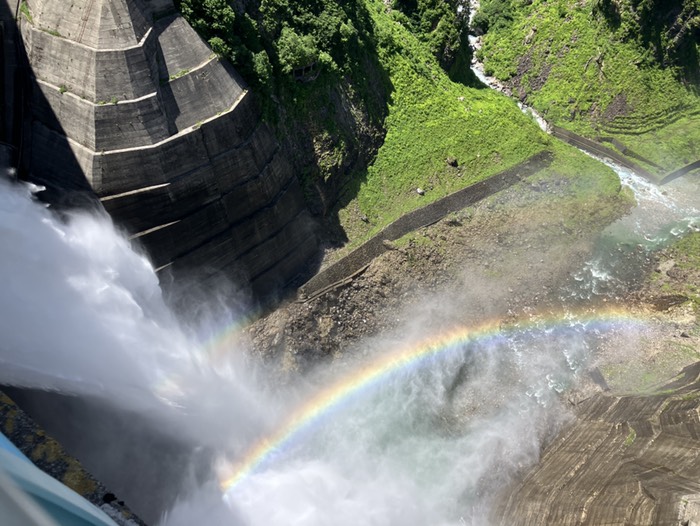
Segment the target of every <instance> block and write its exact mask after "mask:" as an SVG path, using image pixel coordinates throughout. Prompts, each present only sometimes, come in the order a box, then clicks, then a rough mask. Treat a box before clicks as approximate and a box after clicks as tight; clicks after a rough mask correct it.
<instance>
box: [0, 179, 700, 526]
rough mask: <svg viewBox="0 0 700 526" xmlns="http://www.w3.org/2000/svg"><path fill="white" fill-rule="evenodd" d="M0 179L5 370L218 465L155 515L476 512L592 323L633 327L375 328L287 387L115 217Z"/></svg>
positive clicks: (517, 459)
mask: <svg viewBox="0 0 700 526" xmlns="http://www.w3.org/2000/svg"><path fill="white" fill-rule="evenodd" d="M621 175H622V174H621ZM630 177H631V176H630ZM0 185H1V186H0V237H1V238H2V244H3V247H4V248H3V252H2V254H1V255H0V271H1V273H0V275H1V276H2V279H3V281H4V282H3V283H2V289H3V291H4V292H3V294H2V296H0V312H2V316H1V317H0V334H2V335H3V336H2V340H1V341H0V365H1V367H0V382H2V383H4V384H9V385H17V386H24V387H34V388H41V389H50V390H56V391H60V392H62V393H69V394H78V395H89V396H92V397H99V398H100V399H102V400H104V403H105V404H112V405H117V406H119V407H122V408H124V409H128V410H129V411H136V412H139V413H140V414H143V415H146V416H147V418H148V419H149V420H152V421H154V422H155V425H157V426H158V427H161V428H164V429H167V430H168V432H171V433H177V434H178V437H179V438H180V439H182V440H184V441H185V442H186V443H188V444H190V445H191V447H192V449H193V450H195V449H198V448H199V449H201V448H204V449H205V450H206V452H207V453H206V455H205V457H206V458H207V459H210V460H211V463H212V468H211V470H206V471H205V474H204V475H201V474H200V476H198V477H195V479H196V480H194V482H192V481H190V482H192V483H191V484H189V485H180V486H178V487H177V488H176V489H174V490H173V491H179V492H180V498H179V499H178V500H177V502H176V503H175V505H174V506H173V507H172V508H171V509H170V510H169V511H168V512H167V513H166V514H165V516H164V517H163V518H162V523H163V524H165V525H170V526H178V525H191V524H195V523H201V524H211V525H217V524H226V525H231V524H241V525H252V526H257V525H265V526H275V525H285V526H286V525H289V524H299V525H309V526H315V525H325V524H338V525H344V524H347V525H387V524H401V525H409V526H410V525H425V524H431V525H462V524H486V523H487V521H488V515H489V512H490V509H491V507H492V505H493V499H494V498H495V495H496V492H497V491H498V490H501V489H502V488H503V487H504V486H505V485H507V483H508V482H509V481H510V480H512V478H513V477H514V476H515V474H516V473H518V472H521V471H522V470H523V469H525V468H527V467H528V466H530V465H532V464H533V463H534V462H536V460H537V458H538V455H539V451H540V448H541V445H542V443H543V442H546V441H547V440H548V439H550V438H551V437H552V436H553V435H554V434H555V433H556V431H557V430H558V429H559V428H560V426H561V425H562V424H563V423H564V422H566V421H567V419H568V418H569V415H568V412H567V410H566V408H565V407H564V405H563V404H562V402H561V396H560V393H562V392H563V391H565V390H566V389H567V388H568V387H569V386H570V385H572V384H573V383H575V382H576V381H577V380H578V379H579V378H580V376H581V375H582V374H583V372H584V371H585V368H586V364H587V361H588V359H589V357H590V355H591V353H592V350H593V349H595V347H596V345H597V342H598V339H599V338H600V334H601V332H600V331H601V330H626V328H625V327H626V326H625V325H624V324H607V325H603V326H601V325H595V324H594V325H591V322H582V321H580V320H579V319H577V318H576V317H569V316H566V315H560V316H558V317H557V318H556V319H551V320H540V321H537V320H535V321H534V322H533V323H530V324H528V325H526V326H525V325H523V326H518V325H515V326H509V327H499V325H498V324H497V323H493V324H492V325H491V326H489V327H487V329H484V330H482V332H480V333H478V334H476V335H475V336H473V337H472V336H469V337H467V336H464V337H460V338H453V339H440V335H431V334H430V330H429V329H426V330H424V331H419V332H421V333H422V334H421V335H420V336H421V338H424V339H425V338H427V339H428V343H427V344H419V343H417V342H416V341H415V340H414V339H413V338H411V337H407V336H405V335H402V334H392V335H383V336H382V339H381V340H377V341H373V342H368V345H369V346H370V347H372V348H382V349H385V350H384V351H383V352H382V353H379V354H374V355H370V356H368V357H367V358H363V359H362V360H361V361H358V363H352V364H350V365H346V366H338V367H336V368H331V369H328V370H325V369H324V370H321V371H318V372H317V374H316V375H314V376H311V377H309V378H306V379H299V381H298V382H297V383H295V385H280V384H279V383H278V382H275V381H272V380H270V379H268V378H267V377H266V375H265V374H264V373H263V372H262V371H261V369H260V368H259V367H258V366H256V363H255V362H254V360H253V359H252V358H250V355H249V353H246V352H245V349H244V348H239V347H226V348H218V347H216V346H212V344H211V341H216V339H215V338H214V337H215V336H216V334H217V333H218V332H219V331H220V330H221V329H222V327H228V326H230V325H232V324H236V323H237V319H238V316H237V314H236V313H232V312H229V311H225V310H218V311H215V312H214V313H213V314H212V315H211V316H209V317H204V318H202V317H199V318H198V320H197V322H196V323H195V322H191V323H187V322H184V321H183V319H182V317H181V316H176V315H174V314H173V313H172V312H171V311H170V309H169V308H168V306H167V305H166V303H165V302H164V300H163V298H162V295H161V291H160V289H159V287H158V280H157V277H156V276H155V273H154V271H153V270H152V268H151V266H150V264H149V263H148V261H147V259H146V258H144V257H143V256H142V255H140V254H138V253H137V252H134V251H133V249H132V248H131V246H130V245H129V243H128V242H127V241H126V240H125V239H124V238H123V237H122V236H121V235H120V234H119V233H118V232H116V231H115V230H114V228H113V226H112V224H111V222H110V221H109V219H108V218H106V217H96V216H90V215H84V214H74V215H71V216H70V217H69V218H68V219H67V221H65V222H61V221H58V220H56V219H55V218H54V217H53V216H52V214H51V213H50V212H49V211H48V210H46V209H45V208H43V207H42V206H40V205H39V204H37V202H35V201H34V200H33V199H32V198H31V189H30V188H29V187H27V186H20V185H11V184H10V183H8V182H5V181H0ZM639 193H640V192H638V194H639ZM648 193H649V194H650V195H653V199H652V201H654V202H659V203H662V204H663V208H667V209H672V208H673V206H675V205H673V202H670V203H666V202H665V201H664V200H665V199H666V196H664V195H662V194H657V193H655V190H654V189H653V188H650V189H649V190H648ZM640 195H641V194H640ZM695 213H696V211H695ZM674 214H675V215H676V216H677V215H678V214H677V211H674ZM696 215H697V214H696ZM674 217H675V216H674ZM640 228H641V226H640ZM599 272H600V273H601V275H602V273H604V272H607V270H605V269H603V268H602V267H601V269H600V270H599ZM582 281H585V282H586V283H587V284H588V283H590V282H591V280H590V279H588V278H586V277H584V278H582ZM600 281H605V280H602V279H601V280H600ZM583 289H585V287H582V289H581V290H583ZM591 329H595V330H591ZM465 334H467V333H465ZM431 338H432V339H431ZM431 342H432V343H431ZM421 345H423V346H422V347H421ZM431 345H433V347H431ZM433 348H435V349H436V350H434V351H433V350H431V349H433ZM397 349H404V350H405V349H408V351H405V352H404V354H403V355H401V354H398V355H397V356H405V357H406V360H405V364H404V363H403V362H400V361H399V360H398V359H397V360H396V361H392V356H393V355H392V353H394V352H396V350H397ZM414 349H415V350H414ZM376 363H386V364H388V365H386V367H385V368H384V369H380V368H379V367H378V366H373V365H372V364H376ZM347 378H351V379H352V378H355V379H356V382H355V383H352V382H350V383H348V382H347V381H346V380H345V379H347ZM334 386H337V387H334ZM324 393H327V395H325V394H324ZM307 400H317V403H316V405H314V407H313V408H309V409H308V410H307V409H304V410H303V411H301V412H300V413H299V414H300V415H301V416H300V417H299V418H298V419H297V420H294V421H293V422H292V423H285V422H286V421H287V419H288V416H289V415H290V414H294V412H295V411H296V408H298V407H302V409H303V408H305V404H307V403H308V402H306V401H307ZM270 437H279V438H270ZM143 447H147V445H144V446H143ZM251 451H253V452H255V454H254V455H253V454H252V453H250V452H251ZM246 455H248V456H251V458H253V457H254V462H253V461H251V462H250V463H249V466H248V467H249V469H248V470H247V471H245V473H244V474H243V475H242V476H236V477H235V478H234V479H231V474H232V472H233V473H236V472H237V470H239V469H240V466H239V465H240V464H241V462H242V459H244V458H246ZM227 480H235V483H231V482H225V483H223V484H222V481H227ZM165 483H166V481H163V484H165ZM122 497H124V498H126V499H127V500H128V495H123V496H122Z"/></svg>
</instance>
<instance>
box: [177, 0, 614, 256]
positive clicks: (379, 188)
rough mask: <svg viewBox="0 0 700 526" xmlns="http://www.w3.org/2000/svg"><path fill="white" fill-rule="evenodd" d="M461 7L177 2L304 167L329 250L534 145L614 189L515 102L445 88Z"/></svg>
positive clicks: (458, 61)
mask: <svg viewBox="0 0 700 526" xmlns="http://www.w3.org/2000/svg"><path fill="white" fill-rule="evenodd" d="M458 5H459V2H458V1H457V0H450V1H449V2H443V1H439V0H395V1H394V2H391V3H387V2H385V1H382V0H353V1H350V2H340V1H339V0H317V1H315V2H304V3H294V4H293V3H291V2H286V1H283V0H272V1H264V0H260V1H254V0H249V1H243V0H241V1H240V2H234V3H232V4H231V5H229V4H228V3H227V2H226V0H207V1H206V2H204V3H199V2H194V0H181V3H180V8H181V10H182V11H183V13H185V14H186V15H187V16H188V18H189V19H190V21H191V22H192V23H193V24H194V25H195V27H197V28H198V29H199V30H200V32H202V34H204V35H205V37H206V38H207V39H208V40H209V42H210V43H211V45H212V47H213V48H214V49H215V50H219V52H221V53H223V54H226V55H227V56H229V57H230V58H231V59H232V60H233V61H234V63H236V65H237V66H238V67H239V68H240V70H241V71H242V73H243V74H244V75H246V76H247V77H246V78H249V80H250V82H251V83H252V85H253V87H254V89H255V90H256V91H257V92H258V93H259V94H260V95H261V98H262V99H263V101H264V103H265V105H266V107H267V116H268V120H269V121H270V122H271V123H272V124H273V125H274V126H275V127H276V129H277V130H278V135H279V136H280V138H281V139H282V140H283V141H287V143H288V145H289V147H290V151H291V152H296V153H294V155H298V156H302V157H303V158H304V159H306V160H307V161H308V160H309V159H313V161H312V162H307V163H306V164H304V162H302V163H298V164H297V166H298V171H299V173H300V176H301V177H302V179H303V180H304V182H305V184H306V188H307V190H308V193H309V194H310V200H311V201H312V202H313V201H314V199H315V197H318V198H319V199H318V201H317V202H320V206H319V207H318V210H319V212H322V213H323V214H325V216H326V219H327V221H328V223H329V224H331V225H333V224H335V226H336V227H340V228H336V229H335V230H334V231H335V232H336V236H337V237H336V241H347V240H349V241H350V243H349V246H353V245H356V244H358V243H360V242H361V241H362V240H364V239H366V238H368V237H369V236H371V235H372V234H373V233H375V232H377V231H378V230H380V229H381V228H383V227H384V226H386V225H387V224H388V223H389V222H391V221H393V220H395V219H397V218H398V217H400V216H401V215H402V214H404V213H405V212H407V211H409V210H412V209H414V208H416V207H419V206H423V205H425V204H427V203H429V202H431V201H433V200H435V199H438V198H440V197H442V196H444V195H446V194H447V193H450V192H452V191H455V190H457V189H459V188H462V187H464V186H466V185H468V184H471V183H473V182H476V181H478V180H481V179H483V178H485V177H487V176H489V175H492V174H494V173H497V172H499V171H501V170H504V169H506V168H509V167H511V166H513V165H515V164H517V163H519V162H521V161H523V160H525V159H526V158H528V157H529V156H531V155H533V154H535V153H537V152H539V151H542V150H545V149H547V150H552V149H553V150H554V151H555V154H556V155H555V161H554V163H553V165H552V168H551V170H553V171H554V172H557V174H558V175H557V176H565V177H574V178H575V177H578V178H580V179H581V180H585V181H589V182H590V181H594V183H593V184H588V183H587V186H586V188H595V189H596V192H599V193H601V194H606V192H608V193H609V194H615V193H616V192H617V191H618V190H619V184H618V183H617V180H616V178H615V176H614V174H612V172H611V171H610V170H609V169H608V168H606V167H604V166H602V165H600V164H599V163H595V162H593V161H590V160H589V159H588V158H587V157H585V156H583V155H582V154H580V153H578V152H577V151H575V150H573V149H571V148H568V147H564V146H561V145H558V144H555V141H554V139H552V138H551V137H549V136H547V135H546V134H544V133H543V132H541V131H540V130H539V128H538V127H537V125H536V124H535V123H534V122H532V121H531V120H530V119H529V118H528V117H526V116H524V115H523V114H522V113H521V112H520V111H519V110H518V108H517V106H516V105H515V103H514V102H513V101H512V100H510V99H508V98H507V97H505V96H503V95H500V94H498V93H496V92H494V91H492V90H489V89H479V88H473V87H469V86H467V85H465V84H463V83H460V82H456V81H453V80H451V78H452V79H457V80H461V81H466V80H468V78H469V75H468V70H467V69H465V67H464V65H463V64H464V63H465V51H464V48H463V42H462V40H463V37H464V34H463V24H464V22H465V15H466V13H464V12H458V9H457V7H458ZM231 27H233V28H234V30H230V28H231ZM246 28H247V29H246ZM253 29H254V31H253ZM246 35H247V36H246ZM246 57H247V58H246ZM256 57H257V58H256ZM261 57H262V58H261ZM260 64H263V65H264V66H265V67H262V69H261V67H260ZM448 71H450V74H448V73H447V72H448ZM366 137H371V140H368V141H366V142H367V143H368V145H365V146H362V144H363V142H362V141H363V140H365V138H366ZM358 145H359V146H358ZM353 151H354V152H355V154H356V155H355V161H356V162H349V160H351V157H352V156H353V154H352V152H353ZM358 151H359V152H360V153H359V155H357V152H358ZM300 152H301V153H300ZM363 156H364V157H363ZM448 160H449V162H448ZM455 164H456V166H455ZM299 166H301V168H300V169H299ZM554 172H552V173H554ZM418 188H421V189H423V190H424V195H419V193H418V192H417V191H416V190H417V189H418ZM609 194H608V195H609ZM589 197H590V196H589ZM331 230H333V229H331Z"/></svg>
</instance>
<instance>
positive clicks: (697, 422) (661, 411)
mask: <svg viewBox="0 0 700 526" xmlns="http://www.w3.org/2000/svg"><path fill="white" fill-rule="evenodd" d="M661 393H662V394H657V395H650V396H612V395H608V394H604V393H601V394H598V395H595V396H593V397H591V398H589V399H588V400H586V401H584V402H583V403H582V404H581V406H580V407H579V418H578V420H577V423H576V424H575V425H573V427H571V428H570V429H569V430H568V431H567V432H565V433H563V434H562V435H561V436H560V437H559V438H558V439H557V440H556V441H555V442H554V443H553V444H552V445H551V446H550V447H549V448H548V449H547V451H546V452H545V454H544V456H543V458H542V460H541V462H540V464H539V465H538V466H537V467H536V468H535V469H534V470H533V471H532V472H530V473H529V474H528V475H527V476H526V477H525V478H524V479H523V480H522V481H521V482H520V483H519V484H518V485H517V487H516V488H515V490H514V491H513V492H512V493H510V497H509V498H507V499H504V501H503V502H502V508H501V509H500V510H499V516H498V517H497V520H494V523H495V524H503V525H505V524H508V525H532V526H534V525H540V524H541V525H545V524H560V525H566V524H620V525H622V524H654V525H669V526H670V525H682V524H683V525H688V524H700V362H699V363H696V364H694V365H691V366H688V367H686V368H685V369H684V370H683V372H682V374H681V375H679V378H678V379H677V380H676V381H674V382H673V383H671V384H670V385H668V386H666V389H664V390H663V391H662V392H661Z"/></svg>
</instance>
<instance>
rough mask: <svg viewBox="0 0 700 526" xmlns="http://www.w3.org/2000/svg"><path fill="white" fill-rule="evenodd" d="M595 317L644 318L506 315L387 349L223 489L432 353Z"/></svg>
mask: <svg viewBox="0 0 700 526" xmlns="http://www.w3.org/2000/svg"><path fill="white" fill-rule="evenodd" d="M592 323H595V324H596V328H599V327H601V326H602V327H603V328H605V327H612V326H615V325H617V324H623V323H632V324H640V323H642V321H641V320H640V319H638V318H635V317H633V316H631V315H630V314H629V313H628V312H626V311H623V310H621V309H618V308H608V309H606V310H604V311H597V312H583V313H579V314H572V313H570V312H568V313H564V314H558V315H554V316H552V315H550V316H547V317H533V319H531V320H526V321H520V322H518V323H509V324H507V325H505V324H503V323H502V322H501V320H490V321H487V322H485V323H483V324H481V325H479V326H476V327H471V328H468V327H458V328H455V329H453V330H451V331H449V332H446V333H444V334H439V335H437V336H433V337H431V338H427V339H425V340H423V341H421V342H419V343H417V344H413V345H411V346H408V347H404V348H399V349H397V350H395V351H393V352H390V353H387V354H386V355H382V356H380V357H379V358H378V359H377V360H376V361H374V362H371V363H368V364H366V365H365V366H363V367H361V368H358V369H356V370H355V371H353V372H352V374H350V375H348V376H347V377H345V378H343V379H341V380H339V381H338V382H336V383H335V384H332V385H330V386H329V387H327V388H325V389H323V390H321V391H319V392H318V393H316V394H315V395H314V396H313V397H312V398H311V399H309V400H308V401H307V402H306V403H305V404H303V405H301V406H300V407H298V408H297V409H296V410H295V411H293V412H292V413H291V414H290V415H289V417H288V418H287V419H286V420H285V421H284V422H283V423H282V425H280V426H279V427H278V428H277V430H276V431H274V432H273V433H272V434H270V435H269V436H266V437H264V438H262V439H261V440H259V441H258V442H257V443H255V444H253V446H252V447H250V448H249V449H248V450H247V451H246V452H245V454H244V455H243V456H242V457H241V458H240V459H239V460H238V462H237V463H236V464H235V465H233V466H227V467H226V468H225V469H223V470H222V471H227V475H225V476H223V477H221V482H220V486H221V489H222V491H223V492H224V493H228V492H229V491H231V490H232V489H233V488H235V487H236V486H237V485H238V484H240V483H241V481H243V480H244V479H245V478H246V477H248V476H249V475H251V474H252V473H254V472H255V471H258V470H260V468H262V467H263V465H264V464H265V463H266V461H268V460H269V459H270V457H272V456H274V454H275V453H276V452H279V451H280V450H281V449H282V448H283V447H284V446H286V445H288V444H290V443H291V442H292V441H293V439H294V438H295V437H297V436H298V435H299V434H300V433H301V432H302V431H303V430H305V429H307V428H308V427H309V426H310V425H312V424H313V423H314V422H316V421H318V420H319V419H320V418H321V417H322V416H324V415H325V414H327V413H328V412H330V411H331V410H332V409H333V408H335V407H337V406H338V405H339V404H341V403H342V402H343V401H345V400H346V399H348V398H349V397H351V396H352V395H354V394H356V393H357V392H358V391H360V390H362V389H367V388H370V387H371V386H373V385H376V384H378V383H380V382H382V380H384V379H386V378H387V377H389V376H390V375H391V374H392V373H394V372H396V371H398V370H402V369H406V368H409V367H420V366H422V365H423V364H425V363H426V361H429V360H430V359H431V358H435V357H439V356H440V355H446V354H448V353H449V351H450V350H456V349H460V348H462V346H463V345H464V344H467V343H476V342H484V341H486V340H488V339H492V338H497V337H502V336H503V335H504V334H507V333H508V332H515V331H525V330H532V329H542V330H547V329H550V328H555V327H557V326H559V327H561V326H573V325H575V324H577V325H580V326H584V327H588V326H589V325H590V324H592Z"/></svg>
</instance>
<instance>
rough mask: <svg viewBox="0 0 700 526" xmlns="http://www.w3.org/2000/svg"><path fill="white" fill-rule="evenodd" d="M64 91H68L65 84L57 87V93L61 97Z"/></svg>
mask: <svg viewBox="0 0 700 526" xmlns="http://www.w3.org/2000/svg"><path fill="white" fill-rule="evenodd" d="M66 91H68V87H67V86H66V85H65V84H61V85H60V86H59V87H58V92H59V93H60V94H61V95H63V94H64V93H65V92H66Z"/></svg>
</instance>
